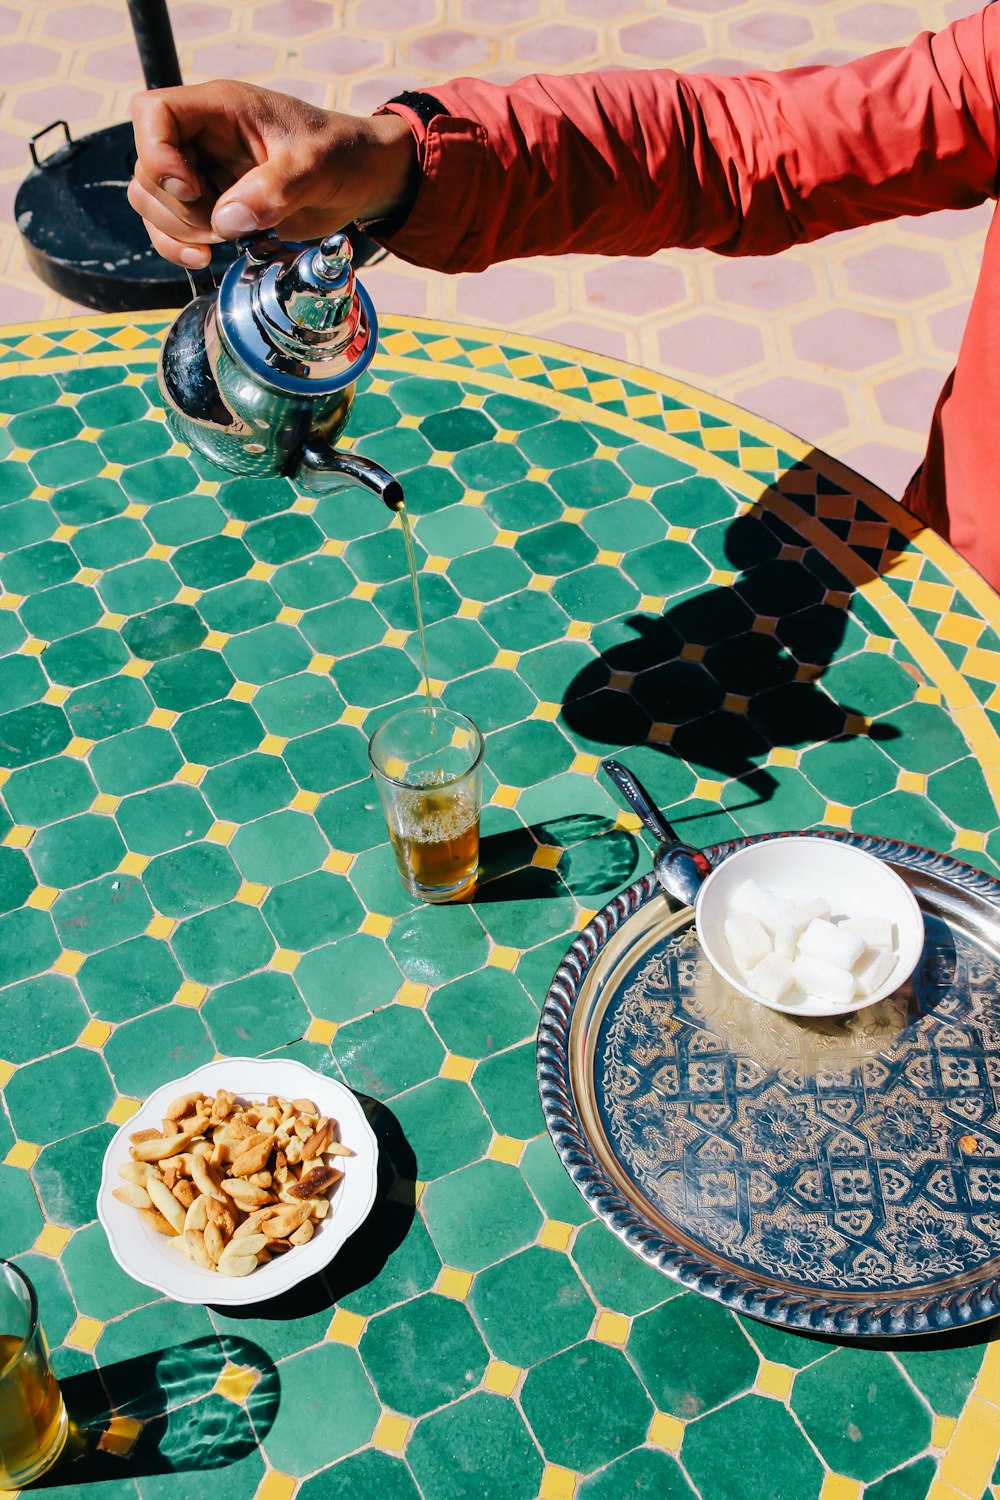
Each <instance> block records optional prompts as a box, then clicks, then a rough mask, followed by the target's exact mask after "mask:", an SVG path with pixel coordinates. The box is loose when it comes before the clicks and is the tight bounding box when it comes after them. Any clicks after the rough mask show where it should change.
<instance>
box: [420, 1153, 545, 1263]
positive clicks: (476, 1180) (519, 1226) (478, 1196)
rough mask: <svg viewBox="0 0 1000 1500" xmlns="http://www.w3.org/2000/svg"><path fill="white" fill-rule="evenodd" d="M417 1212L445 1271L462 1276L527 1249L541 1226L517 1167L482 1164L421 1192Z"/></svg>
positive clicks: (540, 1219) (484, 1162) (440, 1179)
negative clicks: (450, 1269) (459, 1272)
mask: <svg viewBox="0 0 1000 1500" xmlns="http://www.w3.org/2000/svg"><path fill="white" fill-rule="evenodd" d="M420 1206H421V1211H422V1213H423V1216H424V1219H425V1220H426V1223H427V1228H428V1229H429V1231H430V1234H431V1238H432V1239H433V1241H434V1243H435V1245H436V1246H437V1249H438V1251H439V1253H440V1254H441V1255H442V1256H443V1258H444V1261H445V1263H446V1264H447V1265H450V1266H457V1267H459V1268H460V1269H462V1270H466V1271H479V1270H482V1268H483V1267H484V1266H488V1265H491V1264H492V1263H493V1262H494V1261H496V1260H499V1259H501V1258H502V1257H503V1256H505V1255H511V1254H512V1253H513V1252H514V1251H515V1250H520V1249H523V1248H524V1246H526V1245H529V1244H531V1242H532V1241H533V1240H534V1238H535V1236H536V1234H537V1233H538V1230H539V1228H540V1227H541V1223H542V1216H541V1214H540V1213H539V1211H538V1207H537V1205H536V1204H535V1201H534V1199H533V1198H532V1197H531V1194H530V1193H529V1192H528V1189H527V1188H526V1187H525V1185H524V1181H523V1179H522V1177H521V1174H520V1173H519V1172H518V1170H517V1168H516V1167H510V1166H507V1165H506V1164H505V1163H503V1162H498V1161H480V1162H475V1163H473V1165H471V1166H468V1167H464V1168H463V1169H462V1170H461V1171H460V1172H453V1173H452V1174H451V1176H449V1177H440V1178H438V1180H437V1181H436V1182H432V1183H430V1184H429V1185H428V1187H427V1188H426V1189H425V1191H424V1194H423V1196H422V1198H421V1200H420Z"/></svg>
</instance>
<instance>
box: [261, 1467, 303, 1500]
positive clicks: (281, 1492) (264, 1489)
mask: <svg viewBox="0 0 1000 1500" xmlns="http://www.w3.org/2000/svg"><path fill="white" fill-rule="evenodd" d="M297 1484H298V1480H297V1479H293V1478H292V1476H291V1474H282V1472H281V1470H280V1469H268V1471H267V1473H266V1474H265V1475H264V1478H263V1479H262V1480H261V1482H260V1484H259V1485H258V1487H257V1492H256V1494H255V1495H254V1500H292V1496H293V1495H294V1493H295V1486H296V1485H297Z"/></svg>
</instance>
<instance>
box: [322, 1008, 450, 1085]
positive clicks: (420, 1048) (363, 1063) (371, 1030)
mask: <svg viewBox="0 0 1000 1500" xmlns="http://www.w3.org/2000/svg"><path fill="white" fill-rule="evenodd" d="M333 1055H334V1057H335V1058H336V1059H337V1062H338V1063H339V1064H340V1068H341V1070H342V1072H343V1074H344V1077H345V1078H346V1079H347V1081H348V1083H349V1084H350V1085H351V1086H352V1087H353V1088H357V1089H361V1090H362V1091H363V1092H364V1093H366V1094H373V1095H375V1096H376V1097H377V1098H385V1099H389V1098H391V1097H392V1096H393V1095H394V1094H398V1093H400V1092H401V1091H402V1090H403V1089H408V1088H412V1087H413V1085H414V1084H417V1083H422V1082H424V1080H425V1079H428V1078H432V1077H434V1076H435V1075H436V1074H437V1072H438V1071H439V1069H440V1067H441V1063H442V1062H443V1060H444V1048H443V1047H442V1045H441V1043H440V1042H439V1041H438V1039H437V1037H436V1036H435V1035H434V1032H433V1031H432V1030H431V1027H430V1026H429V1025H428V1022H427V1018H426V1016H425V1015H424V1014H423V1012H422V1011H419V1010H414V1009H411V1008H410V1007H409V1006H406V1007H386V1008H383V1009H381V1010H376V1011H374V1012H372V1014H370V1015H367V1016H363V1017H361V1018H360V1019H359V1020H357V1021H349V1022H348V1023H347V1024H346V1025H344V1026H341V1027H340V1028H339V1030H338V1032H337V1035H336V1037H335V1038H334V1041H333Z"/></svg>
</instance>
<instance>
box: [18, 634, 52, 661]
mask: <svg viewBox="0 0 1000 1500" xmlns="http://www.w3.org/2000/svg"><path fill="white" fill-rule="evenodd" d="M47 645H48V641H38V640H36V639H35V638H34V636H29V637H28V639H27V640H26V641H22V642H21V645H20V646H19V647H18V650H19V652H20V654H21V656H41V654H42V652H43V651H44V650H45V648H46V646H47Z"/></svg>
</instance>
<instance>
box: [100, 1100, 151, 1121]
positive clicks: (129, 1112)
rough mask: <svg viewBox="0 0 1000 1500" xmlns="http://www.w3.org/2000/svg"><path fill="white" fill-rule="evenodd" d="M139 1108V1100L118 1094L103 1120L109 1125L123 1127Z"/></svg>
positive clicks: (140, 1102)
mask: <svg viewBox="0 0 1000 1500" xmlns="http://www.w3.org/2000/svg"><path fill="white" fill-rule="evenodd" d="M141 1108H142V1100H141V1099H133V1098H131V1097H130V1095H128V1094H119V1095H118V1098H117V1099H116V1100H115V1102H114V1104H112V1106H111V1108H110V1109H109V1110H108V1112H107V1114H106V1115H105V1116H104V1118H105V1119H106V1120H107V1122H108V1124H109V1125H124V1124H125V1123H126V1122H127V1121H128V1120H131V1118H132V1116H133V1115H134V1114H135V1113H136V1111H137V1110H139V1109H141Z"/></svg>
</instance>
